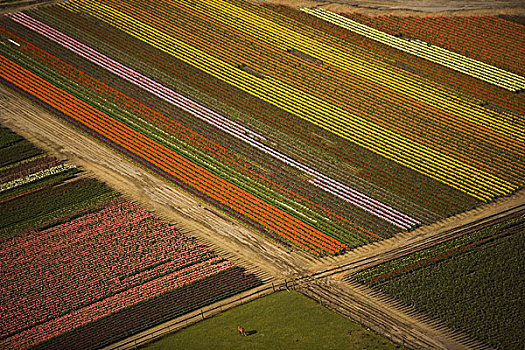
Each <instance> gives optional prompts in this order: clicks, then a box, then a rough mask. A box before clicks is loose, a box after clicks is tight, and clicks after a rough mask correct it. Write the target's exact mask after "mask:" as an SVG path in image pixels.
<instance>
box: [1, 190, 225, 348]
mask: <svg viewBox="0 0 525 350" xmlns="http://www.w3.org/2000/svg"><path fill="white" fill-rule="evenodd" d="M0 252H1V256H2V259H1V260H0V271H1V272H0V275H1V277H2V286H1V287H0V295H1V296H0V301H1V302H0V313H1V314H2V316H3V317H2V318H1V320H0V329H1V330H2V331H1V334H0V336H2V337H7V338H6V339H4V340H1V341H0V348H6V347H7V348H20V347H27V346H31V345H34V344H36V343H38V342H40V341H43V340H46V339H49V338H50V337H52V336H54V335H57V334H60V333H63V332H65V331H67V330H70V329H72V328H75V327H78V326H80V325H82V324H85V323H87V322H90V321H93V320H96V319H98V318H100V317H103V316H107V315H109V314H111V313H113V312H116V311H118V310H121V309H123V308H126V307H129V306H131V305H134V304H136V303H138V302H140V301H143V300H146V299H149V298H152V297H154V296H157V295H159V294H161V293H163V292H166V291H170V290H173V289H175V288H178V287H180V286H183V285H186V284H189V283H192V282H194V281H197V280H200V279H202V278H206V277H208V276H211V275H214V274H216V273H219V272H221V271H224V270H226V269H229V268H231V267H233V266H234V265H233V264H232V263H230V262H229V261H226V260H223V259H222V258H220V257H218V256H217V255H216V254H214V253H213V252H212V251H210V250H209V249H208V248H206V247H205V246H204V245H203V244H201V243H199V242H197V241H196V240H195V239H193V238H191V237H188V236H186V235H184V234H182V233H181V232H180V231H178V230H177V229H176V228H175V227H174V226H172V225H170V224H168V223H166V222H164V221H161V220H159V219H157V218H156V217H155V216H154V215H152V214H151V213H149V212H147V211H145V210H144V209H141V208H140V207H139V206H137V205H136V204H134V203H132V202H129V201H125V200H123V199H122V198H116V199H113V200H111V201H109V202H108V203H107V205H106V206H105V207H102V209H100V210H98V211H96V212H93V213H89V214H86V215H83V216H81V217H79V218H76V219H74V220H72V221H69V222H67V223H64V224H60V225H57V226H54V227H51V228H48V229H45V230H43V231H30V232H27V233H26V234H24V235H22V234H19V235H15V236H13V237H10V238H9V239H5V240H4V241H3V242H0Z"/></svg>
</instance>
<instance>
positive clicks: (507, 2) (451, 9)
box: [249, 0, 525, 17]
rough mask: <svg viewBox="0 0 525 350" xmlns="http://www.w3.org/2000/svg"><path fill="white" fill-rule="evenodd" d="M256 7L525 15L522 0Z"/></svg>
mask: <svg viewBox="0 0 525 350" xmlns="http://www.w3.org/2000/svg"><path fill="white" fill-rule="evenodd" d="M249 1H252V2H253V3H256V4H259V5H261V4H269V5H285V6H290V7H293V8H302V7H308V8H317V7H319V8H324V9H326V10H330V11H333V12H339V13H340V12H359V13H364V14H367V15H370V16H377V15H388V14H390V15H396V16H409V15H410V16H421V17H427V16H482V15H523V14H525V3H524V2H523V1H521V0H442V1H435V0H383V1H381V0H376V1H373V0H330V1H317V0H249Z"/></svg>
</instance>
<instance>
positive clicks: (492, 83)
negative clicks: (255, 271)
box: [0, 0, 525, 349]
mask: <svg viewBox="0 0 525 350" xmlns="http://www.w3.org/2000/svg"><path fill="white" fill-rule="evenodd" d="M324 7H329V6H321V7H319V8H315V9H306V8H296V9H293V8H290V7H284V6H275V5H258V4H254V3H252V2H250V1H244V0H219V1H212V0H198V1H195V0H160V1H153V0H148V1H138V0H102V1H95V0H82V1H80V0H70V1H64V2H60V3H58V4H54V5H51V6H41V7H35V8H33V9H29V10H24V11H20V12H13V13H9V14H6V15H2V16H1V17H0V83H1V84H2V85H3V86H2V87H0V91H6V93H5V97H4V98H2V99H0V107H2V108H3V109H4V110H5V111H6V112H7V113H5V115H8V116H7V117H5V115H4V114H3V115H1V116H0V119H2V120H3V122H4V123H5V124H6V125H9V126H12V127H13V129H14V130H18V131H19V132H20V133H21V134H22V135H24V136H26V137H27V138H28V139H30V140H32V141H34V142H36V143H37V144H39V145H41V146H42V147H47V148H49V149H51V150H52V153H51V154H54V155H55V157H57V158H55V157H52V156H48V155H46V154H45V153H43V152H42V151H41V150H40V149H38V148H36V147H34V146H32V145H31V143H29V142H27V141H25V140H23V139H21V138H20V137H19V136H17V135H15V134H13V133H10V132H8V131H5V130H4V131H2V138H3V141H2V142H3V143H2V146H1V147H0V152H2V153H1V155H2V156H3V157H2V158H0V180H1V183H0V208H1V210H2V214H4V215H2V218H1V219H0V237H1V238H0V244H5V247H4V248H2V249H3V250H5V251H6V252H8V251H9V254H11V253H12V254H13V255H5V256H6V258H5V259H2V261H1V263H2V264H4V265H5V270H6V271H10V272H8V274H11V275H10V278H11V279H9V283H7V284H6V287H5V288H6V290H5V293H4V294H6V295H7V296H6V299H5V303H6V305H7V303H12V304H9V308H8V309H9V312H13V316H12V317H13V318H15V319H17V322H18V323H17V322H13V323H12V324H11V323H9V322H7V321H4V320H2V321H3V322H4V325H3V326H2V328H1V329H2V338H1V339H0V341H3V342H4V343H5V344H6V346H9V347H19V346H21V347H27V346H31V345H36V346H37V347H42V348H53V347H55V348H56V347H62V348H64V347H69V346H70V344H79V346H80V347H94V348H96V347H100V346H103V345H107V344H110V343H114V342H115V341H117V340H118V339H123V341H122V342H121V343H119V344H121V345H122V344H124V345H122V346H131V345H130V344H135V345H136V342H137V339H138V340H139V343H142V342H143V341H147V340H148V339H149V338H148V337H149V336H150V335H151V334H148V332H157V331H158V329H161V330H162V331H161V332H157V333H156V334H157V335H158V334H161V335H162V334H163V333H162V332H168V331H170V326H167V327H166V324H172V325H174V324H177V327H175V328H176V329H180V328H181V327H184V326H182V325H181V324H179V323H177V322H179V321H178V320H180V319H182V318H185V317H186V316H182V315H187V317H189V318H191V319H192V320H194V319H195V315H194V314H193V313H195V312H197V311H196V310H199V309H200V317H201V318H205V313H206V310H205V311H203V309H202V308H203V306H204V305H208V307H209V309H208V311H209V314H208V315H206V316H209V315H211V314H213V313H216V312H218V311H217V310H221V311H222V307H223V306H222V305H219V303H215V304H214V305H215V306H212V305H210V304H211V303H214V302H215V301H217V300H223V301H224V298H226V297H229V296H233V295H235V294H237V299H235V298H234V299H235V300H234V301H225V303H226V304H225V305H228V306H227V307H231V306H233V305H234V304H235V303H237V302H240V300H243V301H246V300H245V299H244V296H243V295H244V294H238V293H239V292H240V291H243V290H247V289H250V288H252V287H254V286H257V285H260V284H261V279H262V277H256V276H254V275H252V274H250V273H248V272H246V271H244V270H243V269H242V268H241V267H238V266H236V265H234V264H233V262H235V264H237V263H239V266H244V265H243V262H246V261H249V263H250V264H252V265H259V267H260V268H261V269H262V270H263V271H264V275H266V276H267V274H270V275H271V276H272V277H274V278H275V279H274V280H272V281H271V282H268V283H266V284H263V285H262V286H259V287H258V288H263V289H262V290H264V291H265V293H266V292H274V291H276V289H279V288H283V289H289V288H296V289H297V290H298V291H301V292H302V293H303V294H306V295H309V296H310V297H312V298H314V299H316V300H318V301H319V302H320V303H323V300H325V302H327V303H328V304H325V306H328V307H332V308H333V309H334V310H337V311H338V312H340V313H342V314H344V315H345V316H347V317H350V318H352V319H353V320H355V321H359V322H361V323H363V324H365V325H366V326H367V327H370V328H372V329H373V330H374V331H376V332H378V333H381V334H383V335H386V336H388V337H389V338H391V339H392V340H394V341H395V342H398V343H399V344H401V345H407V346H409V347H414V348H437V349H444V348H463V347H464V345H465V344H466V345H467V347H468V346H473V347H479V348H482V347H483V346H485V344H483V343H481V342H479V341H480V340H481V341H482V342H485V343H489V342H490V344H496V345H498V344H503V343H501V342H500V340H501V336H500V335H498V336H497V337H496V338H497V340H496V341H495V342H493V341H492V340H490V339H489V338H484V337H483V336H482V335H481V334H482V333H479V332H487V328H483V327H484V325H486V324H487V321H486V320H482V321H479V322H478V321H476V322H470V323H471V324H473V325H474V324H475V325H477V326H476V327H475V328H476V332H474V331H472V332H471V331H470V330H469V329H468V332H469V334H470V338H469V337H468V336H465V335H463V334H461V333H454V332H452V330H451V329H452V328H455V329H461V330H466V328H465V327H463V326H461V325H460V326H457V325H456V324H455V323H454V322H455V321H454V322H453V321H451V322H449V323H448V324H449V325H448V326H444V325H443V324H440V325H436V324H435V323H427V322H426V321H427V319H425V317H426V316H425V315H426V314H425V313H423V314H422V316H421V315H419V314H417V313H412V312H411V311H407V310H406V309H402V308H401V309H398V308H397V306H399V307H401V306H400V304H397V305H396V304H395V303H393V302H392V301H391V299H388V300H386V301H385V300H383V299H381V297H379V296H378V295H384V294H382V293H379V294H378V295H376V294H374V292H373V290H371V289H370V288H369V287H365V286H364V285H362V284H358V283H355V282H354V281H351V280H349V279H348V275H347V274H348V272H356V271H361V272H359V275H358V276H360V277H359V278H360V279H361V280H366V281H368V282H370V283H369V284H370V285H374V283H376V282H374V281H375V279H377V283H382V282H380V281H382V280H383V278H382V277H381V276H383V275H385V276H387V277H388V276H390V274H391V270H392V269H391V268H388V266H390V265H388V264H397V263H398V262H399V260H396V259H398V258H400V257H401V259H405V260H403V261H405V262H411V263H409V265H410V266H412V265H414V266H416V265H417V266H419V265H418V264H420V262H419V261H436V260H439V259H441V258H444V257H449V256H450V255H451V254H452V253H454V254H455V253H458V255H457V259H456V258H454V259H451V261H455V262H458V261H459V260H460V259H461V258H460V257H464V256H467V255H468V254H470V252H473V251H475V250H477V249H479V250H483V249H484V248H486V247H490V246H491V244H489V243H486V242H488V241H490V242H491V243H492V242H493V241H496V238H495V237H492V236H490V235H489V236H490V237H489V236H487V237H485V236H483V234H484V233H481V236H479V233H477V234H474V233H472V232H471V231H470V230H471V227H485V226H486V225H488V224H490V223H494V222H496V221H497V220H499V219H500V218H501V217H511V216H513V215H516V213H518V212H520V213H521V211H522V210H523V202H524V199H523V198H524V195H525V192H524V191H523V187H524V185H525V157H524V154H525V119H524V117H523V116H524V114H525V94H524V91H525V78H524V77H523V67H522V65H523V64H522V63H523V62H522V60H521V56H520V53H521V51H522V46H523V45H521V42H522V41H523V38H524V37H525V26H522V25H521V24H519V23H516V22H513V21H517V20H516V19H515V18H514V17H512V18H511V17H497V16H492V15H486V16H476V17H474V16H472V17H466V16H463V17H460V18H459V17H458V18H442V17H436V18H433V19H430V18H424V17H403V18H398V17H393V16H379V17H369V16H366V15H362V14H355V13H354V14H336V13H334V12H331V11H328V10H326V9H325V8H324ZM488 27H490V30H489V29H488ZM440 28H441V29H442V31H440V30H441V29H440ZM483 28H487V30H483ZM512 55H515V56H519V57H518V58H517V59H515V60H511V59H510V57H511V56H512ZM7 89H9V90H11V91H8V90H7ZM16 94H18V95H16ZM15 95H16V96H18V97H14V96H15ZM15 99H16V101H15ZM15 107H16V108H15ZM15 110H16V111H18V112H19V113H20V115H16V112H15ZM26 111H27V113H26ZM26 123H27V129H26ZM47 148H46V149H47ZM66 157H67V158H68V159H70V158H71V159H74V160H75V161H76V162H71V164H70V162H67V163H66V162H63V161H61V160H59V158H60V159H64V158H66ZM73 163H75V164H77V165H78V164H80V165H82V166H85V167H87V168H88V169H91V170H93V171H94V174H95V175H96V176H99V177H100V178H102V179H104V181H105V182H107V183H108V184H110V185H111V186H112V188H117V189H118V190H119V192H122V193H125V194H126V197H123V196H121V195H120V194H118V193H117V192H116V191H114V190H112V189H110V188H109V187H108V186H106V185H103V184H102V183H100V182H98V181H95V180H93V179H91V178H89V177H87V176H84V175H82V174H83V173H81V172H80V171H79V168H78V167H77V166H73V165H72V164H73ZM126 198H132V199H134V200H135V201H138V202H139V203H140V205H139V204H137V202H134V201H130V200H128V199H126ZM143 208H148V210H149V211H148V210H145V209H143ZM21 209H23V210H21ZM157 210H158V212H157ZM152 212H155V213H159V215H162V216H163V217H166V216H167V217H169V218H170V220H172V222H177V223H179V220H180V222H181V224H180V226H179V225H178V224H177V225H175V226H174V225H170V224H168V223H167V222H166V221H163V220H161V219H159V218H158V217H157V216H156V215H154V214H152ZM520 215H521V214H520ZM175 218H176V219H175ZM183 227H185V228H188V229H189V230H193V231H197V232H195V234H196V236H197V237H200V238H202V239H203V241H202V242H206V243H211V244H212V246H213V247H214V248H219V249H218V250H217V253H215V252H214V251H212V250H211V249H210V248H208V247H207V246H204V244H203V243H201V241H199V240H197V239H195V238H191V237H190V236H187V235H185V234H183V233H181V229H182V228H183ZM480 232H481V231H480ZM483 232H488V231H483ZM482 236H483V237H482ZM115 237H120V239H115ZM44 238H45V239H49V240H50V241H49V242H50V243H49V246H55V245H57V246H60V247H61V248H60V249H59V250H57V251H56V252H55V251H53V252H49V251H47V250H45V249H43V250H40V246H41V245H38V243H35V242H38V240H39V239H44ZM502 239H503V238H502ZM480 242H483V244H481V243H480ZM371 243H373V244H371ZM485 243H486V244H485ZM26 246H27V248H18V247H26ZM502 246H504V245H501V247H502ZM505 246H507V245H505ZM429 247H432V248H430V249H431V250H425V249H426V248H429ZM487 249H488V248H487ZM467 250H468V252H469V253H468V254H459V253H461V252H464V251H467ZM497 250H498V248H495V249H492V250H490V252H488V253H487V254H489V255H490V257H493V258H494V259H496V257H497ZM418 251H419V252H418ZM27 252H29V254H27ZM223 252H224V253H225V254H224V255H223ZM6 254H7V253H6ZM54 254H58V255H54ZM412 254H415V255H412ZM418 254H419V255H418ZM405 255H406V257H404V258H403V256H405ZM469 256H470V255H469ZM487 256H488V255H487ZM19 257H23V259H25V260H24V263H25V264H26V265H24V263H18V262H17V261H18V260H17V259H18V258H19ZM225 258H227V259H228V260H226V259H225ZM237 259H238V260H237ZM411 259H412V260H411ZM413 259H416V260H417V261H418V262H416V261H415V260H414V261H413ZM418 259H419V260H418ZM55 263H56V264H57V265H53V264H55ZM60 263H62V264H63V263H66V265H67V267H63V266H62V265H60ZM382 263H385V264H382ZM421 264H422V263H421ZM370 266H372V269H366V267H370ZM385 266H387V267H385ZM407 266H408V265H407ZM407 266H405V265H403V266H402V267H401V269H402V270H403V271H405V270H407V271H408V267H407ZM429 266H430V265H429ZM436 266H438V265H432V269H435V271H438V268H437V267H436ZM439 266H441V265H439ZM458 266H459V265H458ZM495 266H500V267H501V266H503V265H502V264H500V263H499V262H498V263H497V264H495ZM46 267H49V268H46ZM31 268H34V269H36V270H35V271H36V272H35V273H34V274H33V275H31V274H22V273H21V271H23V270H24V271H25V270H31ZM382 268H384V269H386V270H384V271H383V270H381V269H382ZM20 269H22V270H20ZM363 269H364V270H363ZM378 269H379V270H378ZM3 270H4V269H2V272H3ZM394 270H395V269H394ZM421 270H422V269H421ZM378 271H379V272H378ZM418 271H419V270H413V271H412V270H411V272H410V273H408V272H407V274H406V276H415V273H416V272H418ZM432 271H433V272H434V270H432ZM485 271H490V269H485ZM495 271H496V270H495ZM498 271H499V270H498ZM376 272H377V273H376ZM412 272H414V275H412ZM433 272H432V273H430V272H429V274H428V276H432V275H433ZM83 273H85V276H84V277H78V276H82V274H83ZM498 273H499V272H498ZM61 274H64V275H65V276H67V278H64V279H60V280H58V279H55V276H57V275H61ZM439 274H440V275H442V276H441V277H442V278H443V279H445V277H446V276H448V275H447V274H448V273H447V272H446V271H445V270H439ZM37 275H38V276H42V278H32V276H37ZM102 275H103V277H101V276H102ZM262 275H263V274H261V276H262ZM372 275H373V276H372ZM72 276H75V278H73V279H71V278H72ZM370 276H372V277H370ZM502 276H503V274H502ZM369 277H370V278H369ZM383 277H384V276H383ZM441 277H440V278H441ZM84 278H85V279H84ZM395 278H397V277H395ZM395 278H392V279H388V278H387V279H386V280H388V281H391V280H392V281H393V280H395ZM407 278H408V277H407ZM414 278H416V277H414ZM518 280H519V279H518ZM371 281H372V282H371ZM35 283H36V284H35ZM45 283H49V285H48V286H47V287H46V288H49V286H54V287H53V288H56V289H58V290H60V291H61V292H60V293H55V294H53V293H49V292H47V294H44V299H43V300H42V301H41V304H42V305H46V309H47V310H49V311H46V312H47V313H46V312H43V311H42V310H39V309H38V308H36V307H35V306H34V302H35V301H34V300H32V299H31V298H26V299H23V298H22V299H20V298H18V299H17V293H16V291H15V289H16V290H18V289H22V290H26V289H29V290H38V288H41V287H42V284H45ZM290 283H291V284H290ZM447 283H448V282H447ZM385 285H386V284H385ZM422 285H424V287H423V288H422V289H417V288H414V289H413V290H418V291H419V292H418V293H417V294H418V295H416V296H411V297H410V298H412V299H413V300H416V299H417V300H419V299H422V298H423V299H425V298H426V297H425V296H427V294H425V292H424V291H425V290H426V289H428V286H429V284H428V283H426V284H425V283H423V284H422ZM397 287H399V288H398V289H399V290H401V289H403V288H401V287H400V286H399V285H398V286H397ZM397 287H396V288H397ZM461 287H462V288H464V289H465V290H472V291H474V290H475V288H474V287H472V286H466V285H461ZM10 288H14V289H10ZM17 288H18V289H17ZM515 288H521V287H520V284H519V283H516V284H515ZM394 289H395V288H394ZM488 289H489V290H490V291H492V292H493V291H494V288H492V289H491V288H488ZM203 290H209V291H210V293H207V292H202V291H203ZM146 291H147V292H146ZM259 292H260V290H259V289H257V292H253V294H250V295H251V296H252V297H255V296H254V295H257V297H258V296H260V295H259ZM9 293H11V294H9ZM246 293H251V292H246ZM472 293H474V292H472ZM91 294H92V295H91ZM393 294H394V293H393ZM86 295H90V296H88V297H86ZM24 298H25V297H24ZM418 298H419V299H418ZM491 298H492V299H496V296H494V295H492V294H491V295H490V296H488V297H486V298H482V299H480V300H485V301H486V300H489V299H491ZM412 299H411V300H412ZM467 299H468V298H467ZM57 300H64V303H62V304H58V303H57ZM228 300H229V299H228ZM425 300H427V299H425ZM428 300H430V299H428ZM3 303H4V301H3ZM32 303H33V304H32ZM434 304H435V305H437V304H438V303H434ZM53 305H56V306H53ZM480 305H481V304H480ZM432 307H433V306H432ZM432 307H430V308H419V310H423V311H424V312H428V313H429V314H435V313H434V312H433V311H432V310H433V309H432ZM447 308H450V306H445V310H448V309H447ZM28 309H30V310H33V309H34V310H36V311H35V312H34V313H32V312H29V313H28V316H27V317H28V318H27V320H26V319H25V318H23V317H22V316H21V315H23V314H24V312H23V311H22V310H28ZM473 309H477V308H473ZM13 310H14V311H13ZM192 310H193V313H192ZM445 312H448V311H445ZM188 313H189V314H188ZM509 315H510V316H509V319H505V320H506V321H505V322H507V323H510V322H512V321H511V320H516V319H517V318H516V317H515V316H516V315H514V314H512V315H511V314H509ZM180 316H182V317H180ZM198 317H199V315H197V318H198ZM461 317H463V316H461ZM461 317H460V318H461ZM494 317H496V316H494ZM497 317H499V316H497ZM189 318H188V319H189ZM128 319H130V320H137V319H140V321H137V322H135V321H133V322H127V321H126V320H128ZM465 319H466V318H465ZM26 321H27V322H26ZM165 321H167V323H164V324H163V325H162V326H160V327H157V330H152V329H151V327H152V326H155V325H158V324H160V323H163V322H165ZM448 321H449V320H447V322H448ZM192 322H193V321H192ZM468 322H469V321H467V323H468ZM23 324H30V325H31V326H28V327H29V328H27V327H26V328H27V329H26V328H24V326H23ZM478 326H479V327H478ZM4 328H5V329H4ZM503 333H505V332H503ZM503 333H501V334H503ZM55 335H58V336H56V337H55ZM129 336H131V337H130V338H128V337H129ZM124 338H125V339H124ZM126 344H127V345H126ZM119 346H120V345H119Z"/></svg>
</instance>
